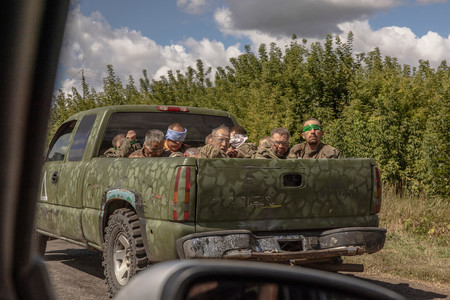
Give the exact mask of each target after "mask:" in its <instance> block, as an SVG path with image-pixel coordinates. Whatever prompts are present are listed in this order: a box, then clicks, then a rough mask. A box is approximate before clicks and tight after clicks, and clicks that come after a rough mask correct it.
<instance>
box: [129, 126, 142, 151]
mask: <svg viewBox="0 0 450 300" xmlns="http://www.w3.org/2000/svg"><path fill="white" fill-rule="evenodd" d="M126 139H127V140H128V141H130V144H131V149H132V151H131V152H134V151H136V150H139V149H141V148H142V147H141V144H139V143H138V142H137V141H136V131H134V130H128V132H127V135H126Z"/></svg>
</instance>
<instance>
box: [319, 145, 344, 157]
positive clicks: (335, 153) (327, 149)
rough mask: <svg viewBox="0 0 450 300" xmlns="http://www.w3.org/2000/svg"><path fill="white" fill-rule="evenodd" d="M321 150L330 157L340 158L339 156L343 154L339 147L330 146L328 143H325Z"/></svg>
mask: <svg viewBox="0 0 450 300" xmlns="http://www.w3.org/2000/svg"><path fill="white" fill-rule="evenodd" d="M321 152H323V153H324V154H325V155H326V156H327V157H330V158H339V156H340V155H341V153H340V152H339V150H338V149H337V148H334V147H333V146H330V145H328V144H323V147H322V150H321Z"/></svg>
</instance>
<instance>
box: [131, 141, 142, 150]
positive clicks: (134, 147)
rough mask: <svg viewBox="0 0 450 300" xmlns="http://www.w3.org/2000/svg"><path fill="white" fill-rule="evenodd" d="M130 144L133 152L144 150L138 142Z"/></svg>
mask: <svg viewBox="0 0 450 300" xmlns="http://www.w3.org/2000/svg"><path fill="white" fill-rule="evenodd" d="M130 144H131V148H132V150H133V152H134V151H137V150H139V149H141V148H142V146H141V144H139V143H138V142H130Z"/></svg>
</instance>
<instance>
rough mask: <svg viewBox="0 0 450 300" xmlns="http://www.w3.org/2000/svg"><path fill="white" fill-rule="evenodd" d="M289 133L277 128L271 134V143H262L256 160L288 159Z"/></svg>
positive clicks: (255, 156)
mask: <svg viewBox="0 0 450 300" xmlns="http://www.w3.org/2000/svg"><path fill="white" fill-rule="evenodd" d="M289 137H290V135H289V131H287V129H285V128H275V129H274V130H272V132H271V133H270V139H269V143H264V142H263V143H261V146H260V147H259V149H258V151H257V152H256V154H255V155H254V158H273V159H286V157H287V155H288V154H289V150H290V148H289Z"/></svg>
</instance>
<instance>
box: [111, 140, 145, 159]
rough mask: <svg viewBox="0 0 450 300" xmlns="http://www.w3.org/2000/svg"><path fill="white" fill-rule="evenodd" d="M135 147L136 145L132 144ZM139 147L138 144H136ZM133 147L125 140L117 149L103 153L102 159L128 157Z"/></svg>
mask: <svg viewBox="0 0 450 300" xmlns="http://www.w3.org/2000/svg"><path fill="white" fill-rule="evenodd" d="M134 145H136V144H134ZM138 145H139V144H138ZM133 149H134V148H133V145H132V144H131V143H130V141H129V140H127V139H125V140H124V141H123V143H122V145H120V147H119V149H116V148H109V149H108V150H106V151H105V153H103V155H102V156H103V157H128V156H129V155H130V154H131V153H132V152H133V151H136V150H133Z"/></svg>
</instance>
